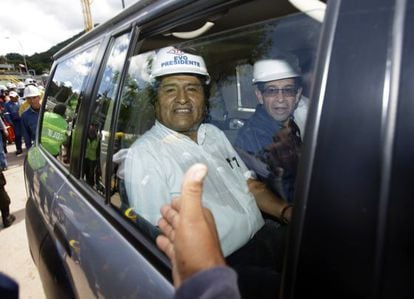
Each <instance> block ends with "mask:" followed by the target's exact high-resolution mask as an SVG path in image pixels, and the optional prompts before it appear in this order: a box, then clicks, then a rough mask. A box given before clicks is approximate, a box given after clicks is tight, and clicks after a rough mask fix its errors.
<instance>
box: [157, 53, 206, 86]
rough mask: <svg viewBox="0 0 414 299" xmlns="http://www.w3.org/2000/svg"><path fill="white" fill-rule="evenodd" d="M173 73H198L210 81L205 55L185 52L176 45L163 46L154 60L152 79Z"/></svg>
mask: <svg viewBox="0 0 414 299" xmlns="http://www.w3.org/2000/svg"><path fill="white" fill-rule="evenodd" d="M171 74H197V75H202V76H205V77H206V78H207V79H206V83H207V84H208V83H209V82H210V75H209V74H208V72H207V68H206V64H205V62H204V59H203V57H201V56H198V55H193V54H189V53H185V52H183V51H182V50H179V49H176V48H174V47H167V48H162V49H160V50H159V51H158V53H157V54H156V55H155V57H154V60H153V62H152V69H151V76H150V78H151V79H155V78H157V77H161V76H165V75H171Z"/></svg>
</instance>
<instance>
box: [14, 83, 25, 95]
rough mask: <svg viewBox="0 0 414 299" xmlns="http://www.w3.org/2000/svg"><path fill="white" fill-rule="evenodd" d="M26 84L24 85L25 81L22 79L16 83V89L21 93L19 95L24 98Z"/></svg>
mask: <svg viewBox="0 0 414 299" xmlns="http://www.w3.org/2000/svg"><path fill="white" fill-rule="evenodd" d="M25 87H26V86H25V85H24V83H23V82H22V81H19V82H17V84H16V91H17V93H18V94H19V97H20V98H21V99H23V96H24V89H25Z"/></svg>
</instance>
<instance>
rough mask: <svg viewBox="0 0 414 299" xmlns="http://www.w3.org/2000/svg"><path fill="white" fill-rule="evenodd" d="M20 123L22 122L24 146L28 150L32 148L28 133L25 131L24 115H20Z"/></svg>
mask: <svg viewBox="0 0 414 299" xmlns="http://www.w3.org/2000/svg"><path fill="white" fill-rule="evenodd" d="M21 121H22V131H23V139H24V144H25V145H26V148H27V149H29V148H30V147H31V146H32V140H31V139H30V135H29V132H28V131H27V124H26V118H25V117H24V113H23V115H22V120H21ZM29 130H30V129H29Z"/></svg>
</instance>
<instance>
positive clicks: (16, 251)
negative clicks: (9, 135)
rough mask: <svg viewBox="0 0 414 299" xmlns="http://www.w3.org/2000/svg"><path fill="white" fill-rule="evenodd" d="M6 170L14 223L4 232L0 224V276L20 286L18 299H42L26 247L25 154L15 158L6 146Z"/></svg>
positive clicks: (13, 149)
mask: <svg viewBox="0 0 414 299" xmlns="http://www.w3.org/2000/svg"><path fill="white" fill-rule="evenodd" d="M7 149H8V153H7V162H8V164H9V165H8V169H7V170H6V171H4V174H5V176H6V180H7V185H6V190H7V192H8V194H9V196H10V199H11V205H10V212H11V213H12V214H14V215H15V216H16V221H15V222H14V223H13V224H12V225H11V226H10V227H8V228H3V225H2V223H1V221H0V272H2V273H4V274H7V275H8V276H10V277H12V278H13V279H15V280H16V281H17V283H18V284H19V298H20V299H27V298H33V299H42V298H45V295H44V292H43V289H42V284H41V281H40V278H39V274H38V272H37V269H36V266H35V264H34V263H33V261H32V258H31V256H30V252H29V246H28V244H27V236H26V229H25V219H24V211H25V204H26V192H25V185H24V177H23V161H24V157H25V153H26V152H25V151H23V154H22V155H19V156H18V157H16V155H15V146H14V145H8V146H7Z"/></svg>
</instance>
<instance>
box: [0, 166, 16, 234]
mask: <svg viewBox="0 0 414 299" xmlns="http://www.w3.org/2000/svg"><path fill="white" fill-rule="evenodd" d="M6 183H7V182H6V177H5V176H4V174H3V171H2V170H0V210H1V218H2V220H3V226H4V227H5V228H6V227H9V226H10V225H11V224H12V223H13V222H14V220H16V217H15V216H14V215H13V214H10V208H9V206H10V197H9V195H8V194H7V191H6V189H5V187H4V186H5V185H6Z"/></svg>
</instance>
